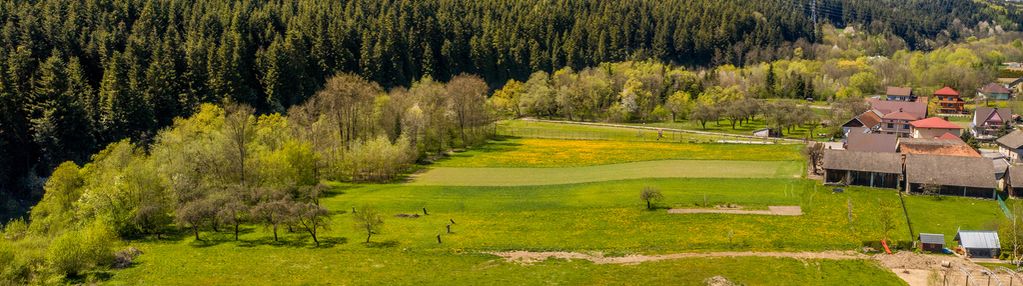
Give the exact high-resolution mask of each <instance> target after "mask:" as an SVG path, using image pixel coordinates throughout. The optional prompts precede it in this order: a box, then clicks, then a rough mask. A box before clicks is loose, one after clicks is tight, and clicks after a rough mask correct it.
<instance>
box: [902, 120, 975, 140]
mask: <svg viewBox="0 0 1023 286" xmlns="http://www.w3.org/2000/svg"><path fill="white" fill-rule="evenodd" d="M909 126H910V134H911V137H913V138H936V137H941V136H942V135H945V133H949V134H952V135H955V136H959V135H960V131H961V130H962V127H959V125H955V124H954V123H952V122H948V121H947V120H945V119H941V118H938V117H931V118H927V119H920V120H917V121H913V122H910V123H909Z"/></svg>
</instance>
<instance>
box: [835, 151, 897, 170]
mask: <svg viewBox="0 0 1023 286" xmlns="http://www.w3.org/2000/svg"><path fill="white" fill-rule="evenodd" d="M824 169H833V170H849V171H860V172H876V173H902V157H901V156H900V155H899V154H898V153H879V152H861V151H851V150H846V151H843V150H824Z"/></svg>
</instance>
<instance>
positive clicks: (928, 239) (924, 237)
mask: <svg viewBox="0 0 1023 286" xmlns="http://www.w3.org/2000/svg"><path fill="white" fill-rule="evenodd" d="M920 242H921V243H929V244H945V235H944V234H940V233H920Z"/></svg>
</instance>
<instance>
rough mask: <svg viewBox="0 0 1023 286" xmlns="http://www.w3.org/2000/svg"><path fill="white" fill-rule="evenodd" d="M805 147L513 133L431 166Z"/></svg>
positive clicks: (742, 157)
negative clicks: (573, 137) (594, 138)
mask: <svg viewBox="0 0 1023 286" xmlns="http://www.w3.org/2000/svg"><path fill="white" fill-rule="evenodd" d="M801 147H802V146H801V145H753V144H690V143H668V142H631V141H609V140H559V139H538V138H523V139H518V138H512V139H504V140H495V141H491V142H490V144H487V145H486V146H483V147H481V148H477V149H473V150H470V151H466V152H460V153H455V154H453V155H452V156H451V158H449V159H445V160H441V161H439V162H437V163H435V164H433V165H431V167H530V168H533V167H579V166H594V165H607V164H617V163H628V162H640V161H653V160H738V161H802V160H803V157H802V155H800V154H799V152H800V148H801Z"/></svg>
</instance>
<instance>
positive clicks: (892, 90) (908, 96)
mask: <svg viewBox="0 0 1023 286" xmlns="http://www.w3.org/2000/svg"><path fill="white" fill-rule="evenodd" d="M885 96H886V97H887V98H888V100H891V101H916V96H915V95H913V89H912V88H909V87H895V86H889V87H887V88H885Z"/></svg>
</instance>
